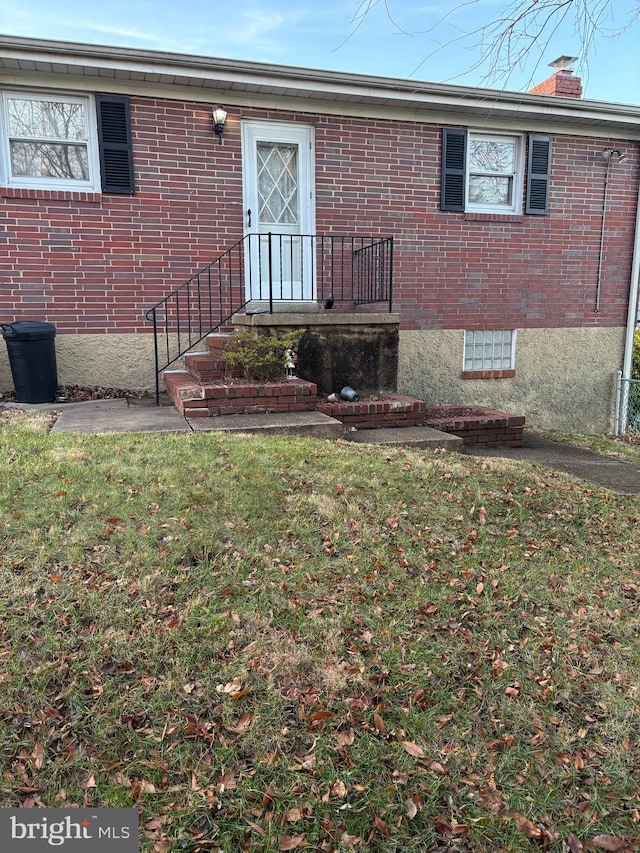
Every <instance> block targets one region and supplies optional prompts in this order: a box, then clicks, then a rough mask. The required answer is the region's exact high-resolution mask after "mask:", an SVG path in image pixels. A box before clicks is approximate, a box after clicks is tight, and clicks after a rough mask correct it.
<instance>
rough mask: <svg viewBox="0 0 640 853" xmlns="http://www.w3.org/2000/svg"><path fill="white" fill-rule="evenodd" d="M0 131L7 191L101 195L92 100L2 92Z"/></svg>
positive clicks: (79, 97) (68, 96)
mask: <svg viewBox="0 0 640 853" xmlns="http://www.w3.org/2000/svg"><path fill="white" fill-rule="evenodd" d="M0 128H1V130H2V172H3V175H4V181H3V182H4V183H5V184H6V185H7V186H14V187H26V188H35V189H62V190H69V189H75V190H85V191H89V192H90V191H93V190H99V188H100V174H99V173H100V170H99V166H98V156H97V138H96V130H95V128H96V116H95V109H94V102H93V99H91V98H88V97H81V96H78V97H74V96H70V95H48V94H47V95H45V94H35V93H29V94H27V93H21V92H4V93H3V95H2V115H1V117H0Z"/></svg>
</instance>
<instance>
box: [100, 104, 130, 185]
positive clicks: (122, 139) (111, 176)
mask: <svg viewBox="0 0 640 853" xmlns="http://www.w3.org/2000/svg"><path fill="white" fill-rule="evenodd" d="M96 108H97V113H98V142H99V145H100V171H101V173H102V192H104V193H121V194H123V195H133V194H134V192H135V186H134V183H133V154H132V150H131V121H130V118H129V98H125V97H122V96H120V95H96Z"/></svg>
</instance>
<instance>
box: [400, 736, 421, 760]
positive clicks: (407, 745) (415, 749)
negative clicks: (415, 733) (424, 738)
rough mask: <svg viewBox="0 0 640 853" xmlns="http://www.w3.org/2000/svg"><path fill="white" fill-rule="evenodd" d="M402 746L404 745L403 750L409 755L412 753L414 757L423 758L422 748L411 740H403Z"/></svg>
mask: <svg viewBox="0 0 640 853" xmlns="http://www.w3.org/2000/svg"><path fill="white" fill-rule="evenodd" d="M402 746H403V747H404V751H405V752H408V753H409V755H413V757H414V758H424V756H425V752H424V749H423V748H422V747H421V746H418V744H417V743H414V742H413V741H412V740H405V741H404V742H403V744H402Z"/></svg>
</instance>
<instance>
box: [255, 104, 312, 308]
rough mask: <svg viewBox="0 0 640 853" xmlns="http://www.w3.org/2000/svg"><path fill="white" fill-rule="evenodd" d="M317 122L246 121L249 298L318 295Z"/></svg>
mask: <svg viewBox="0 0 640 853" xmlns="http://www.w3.org/2000/svg"><path fill="white" fill-rule="evenodd" d="M312 145H313V138H312V128H311V127H309V126H305V125H297V124H268V123H267V122H257V121H255V122H245V123H244V124H243V126H242V151H243V154H242V167H243V182H244V206H245V235H251V236H249V238H248V241H247V254H246V289H247V299H248V300H249V299H255V300H268V299H269V298H270V296H271V298H272V299H273V300H275V301H294V302H295V301H297V302H299V301H307V300H313V299H314V298H315V293H314V271H313V256H314V253H313V239H312V235H313V234H314V226H315V222H314V218H315V217H314V207H313V159H312Z"/></svg>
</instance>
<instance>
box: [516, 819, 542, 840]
mask: <svg viewBox="0 0 640 853" xmlns="http://www.w3.org/2000/svg"><path fill="white" fill-rule="evenodd" d="M515 824H516V827H517V829H518V830H519V831H520V832H524V834H525V835H526V836H527V838H542V830H541V829H540V827H539V826H536V825H535V824H534V823H531V821H530V820H527V818H526V817H523V816H522V815H518V816H517V817H516V820H515Z"/></svg>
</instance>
